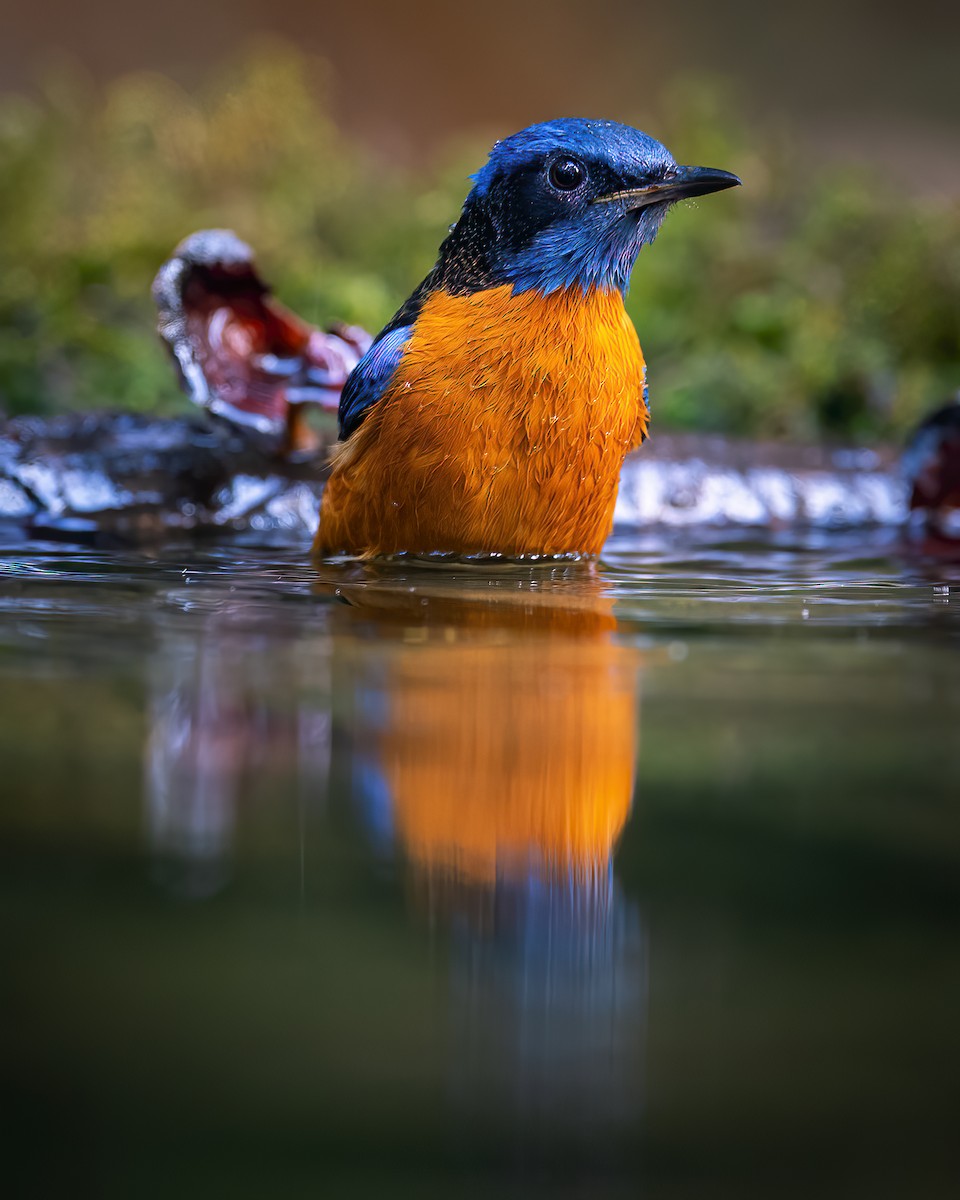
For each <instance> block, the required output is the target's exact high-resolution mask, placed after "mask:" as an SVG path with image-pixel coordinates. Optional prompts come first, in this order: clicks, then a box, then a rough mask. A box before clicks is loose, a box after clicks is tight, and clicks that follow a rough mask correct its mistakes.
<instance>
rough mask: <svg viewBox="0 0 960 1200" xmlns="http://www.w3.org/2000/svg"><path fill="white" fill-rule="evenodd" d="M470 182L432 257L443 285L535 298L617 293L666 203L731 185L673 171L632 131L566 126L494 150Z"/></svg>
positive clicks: (536, 130) (654, 146) (707, 172)
mask: <svg viewBox="0 0 960 1200" xmlns="http://www.w3.org/2000/svg"><path fill="white" fill-rule="evenodd" d="M473 179H474V187H473V189H472V191H471V192H470V194H469V196H468V197H467V199H466V201H465V203H464V207H463V214H462V216H461V218H460V220H459V221H458V222H457V225H456V226H455V227H454V229H453V230H452V232H451V235H450V237H449V238H448V239H447V241H446V242H445V243H444V247H443V251H442V252H441V262H440V263H439V264H438V268H439V269H440V271H441V275H443V276H446V279H445V280H443V283H447V284H449V285H453V290H464V291H471V290H474V289H475V287H478V286H487V287H489V286H491V285H496V284H504V283H511V284H513V287H514V290H515V291H518V292H521V291H528V290H531V289H535V290H537V291H540V292H543V293H549V292H553V291H556V290H557V289H558V288H565V287H576V286H579V287H582V288H583V289H584V291H587V290H589V289H591V288H602V289H606V290H612V289H614V288H617V289H619V290H621V291H624V292H625V291H626V290H627V286H628V284H629V281H630V272H631V270H632V269H633V265H634V263H635V262H636V258H637V255H638V254H639V252H640V250H641V248H642V247H643V246H645V245H647V244H648V243H649V242H652V241H653V239H654V238H655V237H656V236H657V231H658V230H659V228H660V225H661V223H662V221H663V218H664V216H665V215H666V212H667V210H668V209H669V207H670V205H671V204H673V203H674V202H675V201H677V200H681V199H683V198H684V197H688V196H703V195H706V194H707V193H708V192H717V191H720V190H722V189H723V188H729V187H736V186H737V185H738V184H739V183H740V180H739V179H738V178H737V177H736V175H731V174H730V173H729V172H728V171H717V170H713V169H711V168H708V167H686V166H678V165H677V163H676V162H675V161H674V159H673V157H672V155H671V154H670V152H669V151H668V150H667V149H666V148H665V147H664V146H662V145H661V144H660V143H659V142H657V141H654V139H653V138H652V137H650V136H648V135H647V134H645V133H641V132H640V130H639V129H632V128H631V127H630V126H628V125H619V124H617V123H616V122H615V121H588V120H583V119H573V118H570V119H565V120H558V121H547V122H544V123H543V124H540V125H531V126H530V128H529V129H524V130H521V132H520V133H515V134H513V135H512V136H511V137H508V138H504V140H503V141H501V142H497V144H496V145H495V146H494V147H493V150H492V151H491V153H490V158H489V160H488V162H487V163H486V164H485V165H484V166H483V167H482V168H481V170H480V171H478V172H477V174H476V175H475V176H474V177H473ZM444 260H446V261H444ZM457 285H459V286H457Z"/></svg>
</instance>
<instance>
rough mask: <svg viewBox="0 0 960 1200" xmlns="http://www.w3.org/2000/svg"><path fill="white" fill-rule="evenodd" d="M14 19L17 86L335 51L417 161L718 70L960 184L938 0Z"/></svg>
mask: <svg viewBox="0 0 960 1200" xmlns="http://www.w3.org/2000/svg"><path fill="white" fill-rule="evenodd" d="M3 25H4V36H3V39H2V41H0V87H5V88H8V87H11V86H17V87H19V86H23V85H29V84H30V82H31V80H32V79H34V78H35V77H36V74H37V70H38V67H40V68H45V67H47V66H49V65H50V62H51V59H54V60H55V59H56V57H57V56H63V55H66V56H68V57H71V58H73V59H74V60H75V61H76V62H77V63H79V64H80V65H81V66H82V67H83V68H85V69H86V70H88V71H90V72H91V73H92V74H93V75H94V76H95V77H97V78H100V79H109V78H111V77H113V76H115V75H117V74H119V73H122V72H124V71H128V70H131V69H140V68H144V67H146V68H156V69H159V70H163V71H165V72H168V73H171V74H173V75H174V76H175V77H178V78H180V79H181V80H182V81H183V82H185V83H187V84H192V83H194V82H195V81H196V80H197V79H199V78H201V77H202V75H203V72H204V70H205V68H206V67H207V66H208V64H210V63H211V62H216V61H219V60H222V59H223V58H224V57H225V56H228V55H229V54H230V53H231V51H233V50H235V49H236V47H237V45H238V44H239V43H242V42H243V41H245V40H246V39H248V38H249V37H250V36H251V35H255V34H260V33H273V34H276V35H279V36H281V37H283V38H286V39H290V40H292V41H294V42H295V43H296V44H297V45H298V46H299V47H301V48H302V49H304V50H306V51H309V52H312V53H317V54H320V55H322V56H323V57H324V58H325V59H326V60H327V61H328V62H329V64H330V67H331V72H330V80H329V84H330V91H331V102H332V105H333V108H334V112H335V115H336V116H337V118H338V120H339V122H340V123H341V124H342V125H343V126H344V127H345V128H347V129H348V130H350V131H352V132H355V133H356V134H358V135H360V136H361V137H362V138H363V139H365V140H366V141H368V142H369V143H372V144H373V145H374V146H376V147H377V148H378V149H380V150H382V151H384V152H386V153H388V154H390V155H391V156H404V157H406V156H409V155H411V154H417V153H418V152H424V151H429V150H430V149H431V148H432V147H434V146H436V145H437V144H439V143H441V142H442V141H443V140H445V139H446V138H447V137H448V136H449V135H450V134H451V133H454V132H459V131H463V130H469V131H471V132H472V131H479V132H483V133H487V132H493V133H494V134H497V133H500V134H502V133H506V132H509V131H511V130H513V129H514V128H519V127H521V126H523V125H526V124H530V123H531V122H533V121H536V120H541V119H544V118H547V117H553V116H558V115H586V116H612V117H618V116H619V117H624V118H633V117H635V116H636V115H637V113H638V112H643V111H644V109H645V107H646V106H647V105H648V103H649V98H650V97H651V96H653V95H655V94H658V93H659V92H660V91H661V89H662V88H663V87H664V86H665V85H666V84H669V83H670V82H671V80H673V79H677V78H679V79H686V78H688V77H689V76H690V75H691V74H692V73H699V72H706V73H709V74H710V75H711V76H721V77H725V78H726V79H727V80H729V81H730V82H731V83H732V84H733V86H734V87H735V88H737V89H739V91H740V92H741V94H742V96H743V99H744V102H745V105H746V107H748V109H749V110H750V111H751V112H752V113H755V114H757V115H760V116H765V117H766V118H767V119H771V120H780V119H782V120H784V121H786V122H787V123H788V124H789V125H790V126H791V127H793V128H796V129H799V130H802V131H803V133H804V135H806V136H808V137H809V138H810V139H811V140H813V141H815V142H818V143H819V144H820V146H821V147H822V151H823V153H824V155H825V157H828V158H835V157H842V158H844V159H851V158H852V159H867V160H871V161H881V162H883V163H884V164H885V165H886V166H887V167H888V168H889V170H890V171H891V172H892V173H893V175H894V176H895V177H896V178H897V179H898V180H901V181H903V182H906V183H909V184H911V185H913V186H914V187H920V188H921V189H926V188H940V187H947V186H951V185H956V184H957V183H958V182H960V153H958V150H960V137H958V134H960V83H958V79H957V49H958V46H960V7H958V6H957V5H955V4H948V3H940V2H935V0H916V2H914V3H912V4H909V5H904V4H902V3H894V2H892V0H884V2H881V3H876V2H874V3H868V2H866V0H858V2H854V3H846V4H841V3H831V2H829V0H811V2H809V3H806V4H803V5H797V6H793V7H783V6H781V5H774V4H768V3H763V2H758V0H737V2H735V3H732V4H731V3H727V4H716V3H711V2H710V0H694V2H693V3H685V4H679V5H677V4H674V5H662V4H653V3H636V2H634V3H631V2H630V0H592V2H591V3H584V2H583V0H553V2H551V3H520V4H518V3H516V2H515V0H485V2H484V3H482V4H466V5H457V4H450V3H447V2H445V0H418V2H417V3H415V4H398V3H395V2H391V0H368V2H366V3H353V4H345V3H340V4H333V3H317V2H313V3H311V2H310V0H289V2H287V3H284V4H271V3H267V2H265V0H229V2H227V0H205V2H204V3H200V4H198V3H194V2H192V0H168V2H167V3H164V4H156V3H149V4H147V3H143V2H142V0H140V2H138V3H123V2H122V0H96V3H93V4H86V5H77V4H75V3H73V0H37V2H36V3H31V4H23V5H17V6H15V7H14V6H11V11H10V12H8V13H7V14H5V16H4V20H3Z"/></svg>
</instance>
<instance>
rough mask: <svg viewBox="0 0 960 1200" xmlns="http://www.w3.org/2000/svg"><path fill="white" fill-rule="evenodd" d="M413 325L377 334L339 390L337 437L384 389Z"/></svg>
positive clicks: (346, 434) (349, 428)
mask: <svg viewBox="0 0 960 1200" xmlns="http://www.w3.org/2000/svg"><path fill="white" fill-rule="evenodd" d="M412 332H413V326H412V325H398V326H396V327H395V328H393V329H388V330H387V332H386V333H383V334H381V335H380V337H379V338H377V340H376V341H375V342H374V343H373V345H372V346H371V347H370V349H369V350H368V351H367V352H366V354H365V355H364V356H363V358H361V359H360V361H359V362H358V363H357V365H356V366H355V367H354V369H353V371H352V372H351V374H350V378H349V379H348V380H347V382H346V384H345V385H344V388H343V391H342V392H341V393H340V409H339V413H338V418H339V425H340V440H341V441H345V440H346V439H347V438H348V437H349V436H350V435H351V433H353V432H354V430H355V429H357V428H358V426H359V425H360V423H361V422H362V421H363V419H364V418H365V417H366V415H367V412H368V411H369V410H370V409H371V408H372V407H373V405H374V404H376V403H377V401H378V400H379V399H380V398H381V397H382V396H383V393H384V392H385V391H386V390H387V387H388V385H389V383H390V380H391V378H392V377H393V373H394V371H396V369H397V366H398V365H399V362H400V359H401V357H402V355H403V349H404V347H405V346H406V344H407V342H408V341H409V340H410V334H411V333H412Z"/></svg>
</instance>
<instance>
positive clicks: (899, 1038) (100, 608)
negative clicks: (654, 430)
mask: <svg viewBox="0 0 960 1200" xmlns="http://www.w3.org/2000/svg"><path fill="white" fill-rule="evenodd" d="M261 536H262V535H261ZM897 537H898V535H897V534H896V532H894V531H889V530H887V531H877V532H875V533H868V532H864V531H862V530H860V531H856V530H854V531H849V532H846V533H837V532H833V533H831V532H829V531H821V532H817V533H810V534H806V535H800V534H798V533H791V532H784V533H780V534H775V535H774V534H770V533H766V532H762V531H757V530H753V531H750V532H749V533H747V532H741V533H737V532H729V531H728V532H719V531H717V530H713V531H710V532H704V531H699V532H698V531H696V530H686V531H682V532H679V531H673V532H657V531H653V532H651V533H648V534H645V535H642V536H640V535H636V534H627V533H622V534H620V535H618V536H616V537H614V539H613V540H612V541H611V542H610V544H609V546H608V549H607V553H606V555H605V557H604V559H603V562H602V563H601V564H600V565H599V567H598V568H596V569H595V570H590V569H585V568H582V567H571V566H550V565H544V566H537V567H520V566H514V567H511V566H501V567H496V568H493V567H486V568H480V567H465V566H460V567H457V566H451V565H447V566H434V567H425V566H418V565H415V564H405V565H395V566H391V567H386V566H384V567H379V568H366V569H364V568H360V567H357V566H350V565H331V566H325V567H322V568H320V569H315V568H314V567H312V566H311V565H310V564H309V562H308V559H307V547H306V543H305V541H304V540H303V539H301V538H299V537H298V538H296V539H293V538H291V537H290V536H287V538H286V539H285V540H284V539H280V540H276V539H275V540H273V541H272V542H270V543H268V542H264V541H262V540H261V541H260V542H259V543H258V542H257V541H256V540H251V539H250V538H248V539H246V540H244V539H233V540H224V539H221V540H219V541H208V542H202V543H194V544H182V545H177V544H167V545H163V546H161V547H157V548H155V549H152V550H149V551H147V550H143V549H140V550H136V551H134V550H120V551H91V550H90V549H87V548H83V547H77V546H71V545H68V544H48V545H39V544H29V543H28V544H22V543H21V544H19V545H10V546H9V547H8V553H7V554H6V555H5V556H4V558H3V559H2V562H0V763H2V771H3V784H2V792H3V804H2V806H0V846H2V853H3V869H2V874H0V896H2V905H3V929H4V942H5V947H6V953H5V956H4V957H5V969H4V978H3V988H2V994H3V1000H4V1019H3V1037H2V1061H3V1083H4V1090H5V1091H6V1092H7V1094H8V1097H9V1099H10V1100H11V1101H12V1103H8V1105H7V1106H6V1108H7V1112H8V1114H10V1113H13V1114H14V1115H13V1119H12V1120H8V1122H7V1128H6V1133H7V1135H8V1136H10V1135H12V1153H11V1154H10V1155H9V1156H8V1162H9V1163H10V1167H9V1170H10V1171H12V1172H13V1175H14V1179H15V1181H16V1183H17V1185H18V1186H19V1187H20V1188H21V1189H22V1191H23V1192H24V1193H25V1194H32V1195H40V1194H70V1195H97V1196H114V1195H116V1196H130V1195H136V1196H138V1197H141V1196H154V1195H156V1196H165V1197H166V1196H172V1195H176V1196H193V1195H198V1196H200V1195H204V1196H208V1195H220V1194H224V1195H226V1194H230V1195H235V1196H245V1195H251V1196H252V1195H263V1194H276V1195H283V1196H299V1195H304V1196H306V1195H311V1196H313V1195H317V1194H323V1190H324V1189H325V1188H334V1189H335V1193H334V1194H345V1195H363V1194H390V1195H408V1194H409V1195H417V1196H422V1195H424V1194H431V1195H432V1194H437V1195H440V1194H445V1195H446V1194H452V1195H456V1196H461V1195H466V1196H469V1195H478V1196H480V1195H483V1196H486V1195H490V1194H494V1193H496V1194H498V1195H505V1196H513V1195H516V1196H528V1195H544V1196H568V1195H569V1196H581V1195H582V1196H600V1195H604V1196H605V1195H611V1196H619V1195H624V1196H627V1195H636V1194H638V1193H639V1194H645V1195H649V1196H656V1197H659V1196H668V1197H674V1196H688V1195H704V1196H744V1195H757V1196H772V1195H776V1196H810V1195H838V1196H853V1195H865V1196H866V1195H869V1196H874V1197H875V1196H888V1195H889V1196H920V1195H922V1196H933V1197H935V1196H940V1195H943V1196H946V1195H951V1196H952V1195H954V1194H956V1193H955V1187H956V1181H957V1178H958V1169H960V1162H958V1154H957V1151H956V1150H955V1148H954V1147H955V1142H956V1138H955V1130H954V1126H955V1121H956V1112H957V1103H958V1100H960V1096H958V1090H960V1089H958V1084H957V1068H958V1066H960V1055H958V1050H960V1032H958V1022H957V1020H956V1014H957V1010H958V1002H960V963H958V956H957V919H958V916H960V874H958V866H960V820H958V811H957V810H958V803H960V755H958V722H960V672H958V658H957V651H958V648H960V619H958V611H960V610H958V608H957V596H958V595H960V568H958V567H957V566H956V565H954V566H951V565H950V564H944V563H928V562H924V561H922V560H920V559H917V558H912V557H910V556H908V555H905V554H904V553H901V551H900V549H899V546H898V543H897Z"/></svg>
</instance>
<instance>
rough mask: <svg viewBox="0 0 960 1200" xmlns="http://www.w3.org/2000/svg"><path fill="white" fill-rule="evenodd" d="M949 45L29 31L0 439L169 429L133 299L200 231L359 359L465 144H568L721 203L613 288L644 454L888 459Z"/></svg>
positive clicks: (936, 278) (658, 21) (389, 19)
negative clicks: (876, 450) (576, 140)
mask: <svg viewBox="0 0 960 1200" xmlns="http://www.w3.org/2000/svg"><path fill="white" fill-rule="evenodd" d="M958 31H960V25H958V18H957V16H956V15H955V14H954V13H952V12H951V11H950V10H948V9H946V8H944V7H943V6H941V5H937V4H931V3H928V0H921V2H920V3H919V5H916V6H913V8H912V9H911V17H910V19H909V20H907V18H906V17H905V16H904V15H903V14H902V13H901V12H900V11H899V9H897V8H895V7H894V6H892V5H888V4H886V3H882V4H880V5H874V6H870V7H866V6H864V5H860V4H856V3H855V4H853V5H851V6H848V7H847V8H845V9H844V12H843V13H842V14H841V13H838V12H836V11H832V10H831V8H830V7H829V6H827V5H823V4H821V3H820V0H814V3H813V4H812V6H810V7H808V8H807V9H805V10H804V14H803V19H802V20H801V19H800V18H799V17H795V16H793V15H790V14H778V15H777V17H776V19H774V18H773V17H772V16H771V15H770V14H769V13H767V12H766V11H765V10H764V8H763V7H762V6H761V5H760V4H758V3H755V2H753V0H744V2H742V3H739V4H734V5H731V6H725V7H724V12H723V15H722V17H721V15H719V14H718V13H717V12H716V11H715V9H714V8H711V6H709V5H707V4H705V3H695V4H690V5H685V6H680V7H679V8H673V9H671V10H670V12H662V11H660V10H659V9H654V8H653V6H651V5H644V4H632V5H631V4H625V3H618V2H617V0H603V2H602V3H598V4H591V5H589V6H588V5H583V4H574V3H569V2H563V3H559V4H555V5H551V6H542V5H537V4H526V5H520V6H511V5H507V4H505V3H501V0H491V3H490V4H488V5H486V6H484V8H483V12H477V11H476V9H467V8H459V7H457V6H455V5H454V6H443V7H441V6H439V5H437V4H434V3H432V2H428V3H423V4H420V5H413V6H412V7H411V6H404V7H403V9H402V14H401V13H400V11H399V10H397V11H394V10H393V9H392V8H391V7H390V6H389V5H387V4H385V3H368V4H358V5H354V6H352V8H351V9H350V10H349V11H342V10H339V9H337V10H335V9H333V8H332V7H330V6H326V5H323V4H312V5H311V4H306V3H302V2H295V3H292V4H291V5H286V6H285V7H284V11H283V12H282V13H280V12H277V13H275V12H272V11H270V10H269V8H268V7H267V6H265V5H260V4H258V3H254V2H249V3H240V4H238V5H233V6H229V7H228V6H227V5H225V4H223V3H221V2H220V0H215V2H214V3H211V4H208V5H205V6H203V8H202V9H196V11H194V10H193V9H192V8H191V6H188V5H186V4H182V3H180V0H175V2H174V3H173V4H172V5H171V6H165V7H164V8H163V9H162V11H161V10H159V9H158V8H157V7H156V6H154V7H153V8H146V7H140V6H138V5H136V4H135V5H133V6H132V7H131V6H126V7H121V6H119V5H118V4H117V3H115V0H99V3H97V4H95V5H94V9H93V11H92V12H91V11H88V10H86V9H85V10H84V13H83V14H82V17H81V15H79V14H78V13H75V12H73V10H72V9H70V8H69V7H68V6H66V5H65V4H62V3H59V0H38V4H37V5H34V6H31V7H30V10H29V12H25V11H21V12H20V13H18V14H15V15H14V16H12V18H11V27H10V35H11V36H9V37H8V38H7V39H6V42H5V45H4V47H3V49H2V51H0V412H6V413H7V414H16V413H23V412H53V411H59V410H62V409H87V408H103V407H118V406H119V407H130V408H136V409H139V410H148V411H149V410H157V411H166V412H170V411H176V410H177V409H180V408H182V407H183V406H184V405H185V404H186V402H185V401H184V400H183V399H182V398H181V397H180V396H179V395H178V393H177V390H176V386H175V383H174V379H173V373H172V371H171V369H170V366H169V363H168V361H167V359H166V357H165V355H164V354H163V353H162V352H161V349H160V347H159V345H158V344H157V341H156V338H155V334H154V314H153V308H152V304H151V301H150V296H149V286H150V282H151V280H152V278H153V275H154V273H155V271H156V269H157V267H158V266H159V265H160V263H161V262H162V261H163V260H164V258H165V257H167V255H168V254H169V252H170V250H171V249H172V247H173V246H174V245H175V244H176V243H177V242H178V241H179V240H180V239H181V238H182V237H184V236H185V235H186V234H188V233H190V232H191V231H192V230H194V229H198V228H203V227H207V226H221V227H229V228H233V229H235V230H236V231H237V232H238V233H239V234H240V235H241V236H242V237H244V238H245V239H246V240H247V241H249V242H250V243H251V244H252V245H253V246H254V248H255V249H256V251H257V254H258V258H259V261H260V265H261V268H262V270H263V271H264V273H265V275H266V277H267V278H268V279H269V281H270V282H271V283H272V284H273V285H274V286H275V288H276V290H277V293H278V294H279V296H280V297H281V298H282V299H283V300H284V301H285V302H286V303H287V304H289V305H290V306H291V307H293V308H294V309H296V310H297V311H299V312H301V313H302V314H303V315H304V316H306V317H307V318H308V319H310V320H311V321H315V322H324V321H327V320H330V319H332V318H341V319H346V320H348V321H356V322H360V323H362V324H364V325H366V326H367V327H368V328H370V329H371V330H375V329H377V328H379V326H380V325H381V324H382V323H383V322H384V321H385V320H386V319H387V318H388V317H389V316H390V315H391V313H392V312H393V311H394V310H395V308H396V307H397V306H398V304H399V303H400V302H401V301H402V300H403V298H404V297H405V296H406V295H407V294H408V293H409V291H410V290H411V289H412V287H413V286H414V285H415V284H416V283H417V282H418V281H419V280H420V279H421V278H422V276H423V275H424V274H425V273H426V271H427V270H428V269H429V267H430V266H431V264H432V262H433V259H434V255H435V252H436V248H437V245H438V244H439V242H440V240H441V239H442V237H443V235H444V233H445V231H446V229H447V227H448V225H449V224H450V222H451V221H453V220H454V219H455V217H456V215H457V213H458V211H459V207H460V204H461V202H462V200H463V197H464V195H465V193H466V190H467V187H468V182H467V176H468V174H469V173H470V172H471V171H472V170H475V169H476V168H477V167H478V166H479V165H480V163H481V162H482V161H483V158H484V156H485V153H486V150H487V149H488V147H489V145H490V143H491V141H492V140H493V139H494V138H495V137H498V136H502V135H505V134H507V133H509V132H511V131H512V130H514V129H516V128H519V127H521V126H523V125H525V124H528V123H529V122H531V121H533V120H538V119H542V118H544V117H548V116H557V115H571V114H579V115H589V116H611V117H615V118H617V119H621V120H626V121H628V122H630V123H634V124H638V125H640V126H641V127H643V128H645V129H647V130H648V131H649V132H651V133H653V134H654V135H655V136H657V137H659V138H661V139H662V140H663V141H664V142H666V144H667V145H668V146H669V147H670V149H671V150H672V151H673V152H674V154H675V155H676V156H677V157H678V159H679V160H680V161H685V162H695V163H703V164H706V165H710V166H719V167H724V168H727V169H730V170H734V171H736V172H738V173H739V174H740V175H741V176H742V177H743V179H744V183H745V187H744V188H743V189H742V191H738V192H736V193H731V194H729V195H723V196H717V197H710V198H709V200H707V201H704V202H701V203H699V204H697V205H693V204H688V205H685V206H682V207H681V208H680V209H679V210H678V211H677V212H675V213H674V214H673V215H672V216H671V218H670V219H669V220H668V222H667V224H666V226H665V228H664V231H663V233H662V235H661V237H660V239H659V241H658V243H657V245H656V247H655V248H653V249H652V250H648V251H645V252H644V254H643V255H642V257H641V260H640V263H639V266H638V268H637V270H636V272H635V274H634V283H633V288H632V291H631V295H630V299H629V306H630V310H631V315H632V316H633V319H634V321H635V323H636V325H637V328H638V331H639V333H640V337H641V341H642V343H643V345H644V349H645V352H646V355H647V359H648V362H649V364H650V384H651V400H652V405H653V413H654V419H655V428H656V429H664V428H675V429H676V428H679V429H692V430H699V431H722V432H727V433H734V434H750V435H763V436H775V437H789V438H798V439H809V438H817V437H829V438H845V439H851V438H852V439H856V440H861V441H876V440H882V439H889V438H898V437H901V436H902V435H903V433H904V432H905V430H907V429H908V428H909V427H910V426H911V425H912V424H913V423H914V422H915V421H916V420H917V419H918V418H919V417H920V416H921V415H922V414H923V413H924V412H925V411H927V410H928V409H930V408H931V407H932V406H934V405H936V404H939V403H941V402H942V401H943V400H944V399H945V398H946V397H947V396H949V394H950V393H951V392H953V391H955V390H956V389H957V388H960V203H958V194H960V187H958V184H960V166H958V164H960V154H958V153H957V150H958V145H957V133H958V129H960V111H958V100H957V95H956V93H957V89H956V87H955V86H953V85H951V80H953V81H955V69H954V66H953V64H952V62H951V57H950V54H949V52H948V51H949V47H950V45H951V44H952V45H955V44H956V38H955V37H954V36H952V35H953V33H955V32H958Z"/></svg>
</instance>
